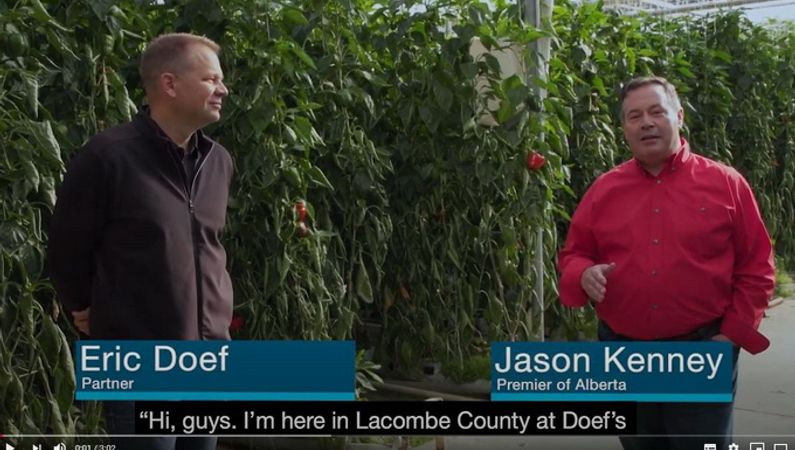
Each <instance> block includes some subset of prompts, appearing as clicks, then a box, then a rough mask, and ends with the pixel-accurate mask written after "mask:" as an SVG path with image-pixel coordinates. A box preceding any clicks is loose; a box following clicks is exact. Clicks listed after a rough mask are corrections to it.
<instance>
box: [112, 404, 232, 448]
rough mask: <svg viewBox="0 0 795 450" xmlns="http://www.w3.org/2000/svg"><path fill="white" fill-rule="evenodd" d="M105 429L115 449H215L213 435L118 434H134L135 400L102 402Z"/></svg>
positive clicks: (216, 439) (215, 441)
mask: <svg viewBox="0 0 795 450" xmlns="http://www.w3.org/2000/svg"><path fill="white" fill-rule="evenodd" d="M102 409H103V413H104V415H105V429H106V430H107V432H108V434H109V435H110V442H111V444H114V445H116V450H215V448H216V444H217V442H218V438H217V437H215V436H179V437H177V436H135V437H132V436H118V435H132V434H135V402H125V401H114V402H111V401H107V402H103V403H102Z"/></svg>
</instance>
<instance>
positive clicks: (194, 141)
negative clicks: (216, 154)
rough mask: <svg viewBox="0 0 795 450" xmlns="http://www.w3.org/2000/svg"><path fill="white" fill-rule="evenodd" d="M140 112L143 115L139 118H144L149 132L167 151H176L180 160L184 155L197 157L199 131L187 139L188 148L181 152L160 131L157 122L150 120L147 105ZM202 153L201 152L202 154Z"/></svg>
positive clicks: (178, 147)
mask: <svg viewBox="0 0 795 450" xmlns="http://www.w3.org/2000/svg"><path fill="white" fill-rule="evenodd" d="M141 110H142V113H143V114H141V116H143V118H144V121H145V122H146V123H147V125H149V127H150V128H151V130H152V132H154V134H155V136H156V137H157V138H158V139H159V140H160V141H161V142H162V143H163V144H164V145H165V146H166V147H167V148H169V149H173V150H174V151H177V152H178V153H179V156H180V158H182V157H183V156H184V155H190V156H192V157H196V156H198V155H197V153H198V152H201V149H200V148H199V147H200V146H199V133H201V131H196V132H195V133H193V134H192V135H191V136H190V139H188V148H187V151H185V150H183V149H182V148H181V147H180V146H179V145H177V144H176V143H175V142H174V141H173V140H172V139H171V138H170V137H169V136H168V135H167V134H166V132H165V131H163V129H162V128H160V125H158V123H157V122H155V120H154V119H152V116H151V111H150V110H149V105H144V106H143V107H142V108H141ZM202 153H203V152H202Z"/></svg>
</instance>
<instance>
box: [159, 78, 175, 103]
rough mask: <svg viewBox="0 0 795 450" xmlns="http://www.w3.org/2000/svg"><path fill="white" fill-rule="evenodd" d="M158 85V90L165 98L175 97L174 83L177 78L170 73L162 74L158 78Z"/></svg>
mask: <svg viewBox="0 0 795 450" xmlns="http://www.w3.org/2000/svg"><path fill="white" fill-rule="evenodd" d="M157 81H158V84H159V85H160V90H161V91H162V92H163V93H164V94H165V95H167V96H169V97H171V98H174V97H176V96H177V90H176V87H175V85H176V81H177V76H176V75H175V74H173V73H171V72H163V73H161V74H160V77H158V80H157Z"/></svg>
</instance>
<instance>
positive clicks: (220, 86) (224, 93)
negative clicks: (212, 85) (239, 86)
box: [215, 81, 229, 97]
mask: <svg viewBox="0 0 795 450" xmlns="http://www.w3.org/2000/svg"><path fill="white" fill-rule="evenodd" d="M215 91H216V92H217V93H218V95H221V96H223V97H226V96H227V95H229V89H228V88H227V87H226V85H225V84H224V82H223V81H221V82H220V83H218V87H217V88H216V90H215Z"/></svg>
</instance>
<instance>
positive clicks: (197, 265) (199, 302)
mask: <svg viewBox="0 0 795 450" xmlns="http://www.w3.org/2000/svg"><path fill="white" fill-rule="evenodd" d="M214 148H215V144H213V146H212V147H210V150H208V151H207V154H206V155H204V158H202V160H201V162H200V163H199V167H198V168H197V169H196V172H195V173H194V174H193V179H192V180H191V182H190V185H188V178H187V174H186V173H185V169H184V168H183V167H182V164H179V163H178V164H177V169H179V172H180V173H181V174H182V182H183V185H184V187H185V191H186V192H185V193H186V194H187V197H188V215H189V216H190V238H191V243H192V244H193V265H194V271H195V278H196V326H197V331H198V335H199V339H200V340H205V337H204V331H203V326H202V319H203V318H204V295H203V292H202V277H201V262H200V261H199V245H198V241H197V238H196V235H197V231H196V229H197V228H198V223H197V221H196V208H195V206H194V204H193V193H194V191H195V190H196V179H197V178H198V177H199V172H201V170H202V167H204V163H205V162H207V158H209V157H210V153H212V151H213V149H214Z"/></svg>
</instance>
